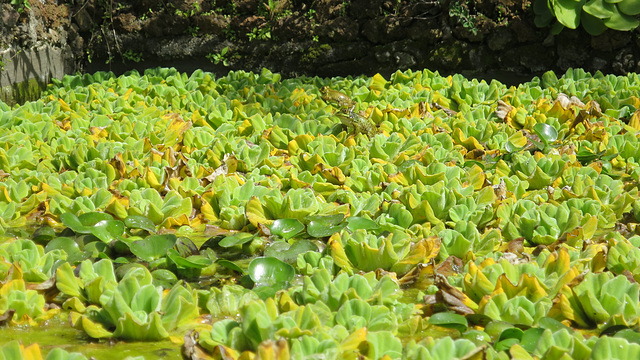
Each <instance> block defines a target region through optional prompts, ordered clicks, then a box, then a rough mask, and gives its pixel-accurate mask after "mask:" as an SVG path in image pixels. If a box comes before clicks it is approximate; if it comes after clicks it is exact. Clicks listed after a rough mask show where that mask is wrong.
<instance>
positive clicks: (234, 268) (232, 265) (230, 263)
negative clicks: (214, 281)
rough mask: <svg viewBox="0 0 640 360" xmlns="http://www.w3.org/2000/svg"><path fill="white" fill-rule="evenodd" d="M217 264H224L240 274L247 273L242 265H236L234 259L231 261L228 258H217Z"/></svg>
mask: <svg viewBox="0 0 640 360" xmlns="http://www.w3.org/2000/svg"><path fill="white" fill-rule="evenodd" d="M216 264H218V265H220V266H223V267H225V268H227V269H229V270H232V271H235V272H238V273H240V274H245V271H244V270H242V268H241V267H240V266H238V265H236V263H234V262H232V261H229V260H226V259H218V260H216Z"/></svg>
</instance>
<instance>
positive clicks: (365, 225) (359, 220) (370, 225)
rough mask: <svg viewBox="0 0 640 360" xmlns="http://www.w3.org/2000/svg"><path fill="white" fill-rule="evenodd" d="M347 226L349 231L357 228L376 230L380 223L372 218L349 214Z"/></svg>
mask: <svg viewBox="0 0 640 360" xmlns="http://www.w3.org/2000/svg"><path fill="white" fill-rule="evenodd" d="M347 228H348V229H349V230H351V231H356V230H358V229H363V230H377V229H379V228H380V225H378V223H376V222H375V221H373V220H370V219H367V218H364V217H361V216H351V217H348V218H347Z"/></svg>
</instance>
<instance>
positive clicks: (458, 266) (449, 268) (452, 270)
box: [435, 255, 464, 276]
mask: <svg viewBox="0 0 640 360" xmlns="http://www.w3.org/2000/svg"><path fill="white" fill-rule="evenodd" d="M463 266H464V263H463V262H462V259H460V258H459V257H455V256H453V255H451V256H449V257H448V258H447V259H446V260H445V261H443V262H442V263H440V264H439V265H438V266H436V271H435V272H436V273H437V274H438V275H442V276H453V275H457V274H459V273H460V271H461V270H462V267H463Z"/></svg>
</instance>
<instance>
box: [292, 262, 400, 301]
mask: <svg viewBox="0 0 640 360" xmlns="http://www.w3.org/2000/svg"><path fill="white" fill-rule="evenodd" d="M399 289H400V286H399V285H398V283H397V282H396V281H395V280H394V279H392V278H391V277H390V276H383V277H381V278H380V279H377V278H376V275H375V273H373V272H369V273H366V274H364V275H360V274H354V275H351V276H349V275H348V274H346V273H341V274H339V275H338V276H336V277H335V279H334V278H333V277H332V274H331V273H329V271H327V270H326V269H318V270H316V271H315V272H314V273H313V274H312V275H311V276H305V277H304V278H303V284H302V286H301V287H294V288H292V289H290V290H289V293H290V294H291V298H292V299H293V300H294V301H295V302H296V303H297V304H313V303H316V302H323V303H324V304H326V305H327V306H329V308H330V309H331V310H337V309H338V308H339V307H340V306H341V305H342V304H343V303H344V302H345V301H347V300H349V299H362V300H365V301H367V302H369V303H373V304H384V305H388V306H391V305H394V304H395V303H396V301H397V299H398V297H399V296H400V292H399Z"/></svg>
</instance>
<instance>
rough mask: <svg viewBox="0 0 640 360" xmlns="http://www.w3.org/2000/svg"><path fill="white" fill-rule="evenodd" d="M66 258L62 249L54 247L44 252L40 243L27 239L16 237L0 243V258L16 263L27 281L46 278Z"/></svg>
mask: <svg viewBox="0 0 640 360" xmlns="http://www.w3.org/2000/svg"><path fill="white" fill-rule="evenodd" d="M66 258H67V254H66V253H65V252H64V251H63V250H60V249H55V250H50V251H48V252H46V253H45V250H44V248H43V247H42V246H41V245H37V244H36V243H34V242H33V241H31V240H28V239H16V240H14V241H7V242H5V243H3V244H0V260H4V262H7V263H13V264H15V265H17V266H18V267H19V268H20V271H21V272H22V278H23V279H24V280H25V281H29V282H43V281H46V280H48V279H49V278H51V277H52V276H53V273H54V272H55V270H56V268H57V267H58V266H59V265H60V264H61V263H63V261H64V260H66ZM0 274H2V273H0Z"/></svg>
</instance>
